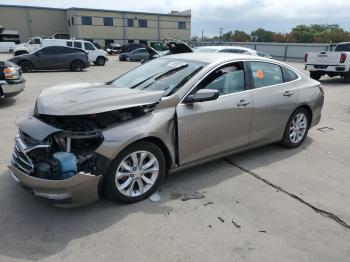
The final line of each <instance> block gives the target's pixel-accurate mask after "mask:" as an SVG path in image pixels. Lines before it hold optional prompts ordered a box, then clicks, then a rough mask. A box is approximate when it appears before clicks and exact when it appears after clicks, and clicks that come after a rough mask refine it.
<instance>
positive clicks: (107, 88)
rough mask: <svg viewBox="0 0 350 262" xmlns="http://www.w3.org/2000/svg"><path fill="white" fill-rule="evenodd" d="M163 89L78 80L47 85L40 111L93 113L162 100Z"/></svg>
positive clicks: (39, 106)
mask: <svg viewBox="0 0 350 262" xmlns="http://www.w3.org/2000/svg"><path fill="white" fill-rule="evenodd" d="M163 94H164V92H163V91H143V90H136V89H130V88H116V87H113V86H111V85H106V84H104V83H77V84H69V85H58V86H53V87H50V88H47V89H44V90H43V91H42V92H41V94H40V95H39V97H38V99H37V102H36V113H37V114H44V115H56V116H67V115H89V114H97V113H103V112H108V111H113V110H118V109H123V108H130V107H135V106H142V105H147V104H153V103H156V102H158V101H159V100H160V99H161V97H162V96H163Z"/></svg>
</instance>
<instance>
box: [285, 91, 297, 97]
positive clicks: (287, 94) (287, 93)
mask: <svg viewBox="0 0 350 262" xmlns="http://www.w3.org/2000/svg"><path fill="white" fill-rule="evenodd" d="M283 95H284V96H288V97H290V96H292V95H294V93H293V92H291V91H286V92H284V93H283Z"/></svg>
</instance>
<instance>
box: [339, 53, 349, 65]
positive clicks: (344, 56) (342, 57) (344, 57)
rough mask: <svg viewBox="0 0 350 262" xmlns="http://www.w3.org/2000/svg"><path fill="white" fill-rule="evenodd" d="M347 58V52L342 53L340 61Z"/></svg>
mask: <svg viewBox="0 0 350 262" xmlns="http://www.w3.org/2000/svg"><path fill="white" fill-rule="evenodd" d="M346 58H347V55H346V54H345V53H341V54H340V61H339V62H340V63H345V60H346Z"/></svg>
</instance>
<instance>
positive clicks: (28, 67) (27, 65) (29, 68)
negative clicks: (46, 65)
mask: <svg viewBox="0 0 350 262" xmlns="http://www.w3.org/2000/svg"><path fill="white" fill-rule="evenodd" d="M18 65H19V66H20V67H21V69H22V71H23V72H25V73H28V72H33V71H34V66H33V64H32V63H31V62H29V61H21V62H19V63H18Z"/></svg>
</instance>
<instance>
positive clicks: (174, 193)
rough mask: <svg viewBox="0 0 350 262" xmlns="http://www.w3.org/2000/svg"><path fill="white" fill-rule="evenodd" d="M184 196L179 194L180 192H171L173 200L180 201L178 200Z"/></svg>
mask: <svg viewBox="0 0 350 262" xmlns="http://www.w3.org/2000/svg"><path fill="white" fill-rule="evenodd" d="M182 196H183V194H181V193H179V192H171V193H170V198H171V199H178V198H180V197H182Z"/></svg>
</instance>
